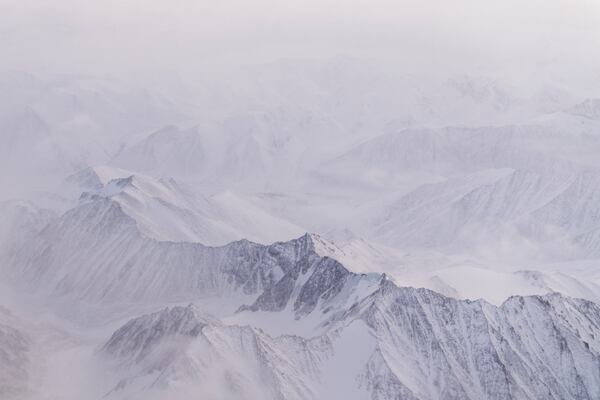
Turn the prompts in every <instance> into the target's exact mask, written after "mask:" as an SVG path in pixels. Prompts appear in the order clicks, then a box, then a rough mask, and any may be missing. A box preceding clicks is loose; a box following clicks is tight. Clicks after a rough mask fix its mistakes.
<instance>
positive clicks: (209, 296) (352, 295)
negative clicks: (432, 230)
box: [0, 197, 600, 400]
mask: <svg viewBox="0 0 600 400" xmlns="http://www.w3.org/2000/svg"><path fill="white" fill-rule="evenodd" d="M9 253H10V254H9V256H8V258H7V260H6V261H5V262H4V263H3V265H4V266H5V267H4V269H3V274H4V276H5V279H6V280H9V281H10V282H12V284H13V285H14V287H16V288H20V289H21V290H27V291H29V292H30V293H31V294H33V295H38V296H41V297H42V298H44V299H48V300H47V303H48V305H49V306H50V307H53V306H54V307H57V311H60V312H61V313H62V314H63V315H67V316H69V317H70V318H73V319H74V320H77V321H78V322H80V323H84V324H88V325H90V326H93V325H103V324H106V323H108V322H110V323H111V324H113V325H122V326H121V327H120V328H115V329H116V330H115V331H114V333H112V334H110V333H107V334H106V337H105V339H104V340H103V344H102V345H100V346H98V347H96V348H95V351H94V352H93V354H90V355H89V359H86V360H87V362H88V363H92V364H93V365H94V366H95V368H97V371H103V373H107V374H108V375H107V376H108V377H107V378H106V379H104V380H102V383H101V384H100V386H101V387H100V388H99V389H98V392H99V393H102V395H103V396H106V398H114V399H128V398H146V397H149V398H154V397H153V396H156V397H158V398H188V397H186V396H189V395H191V394H195V395H198V394H200V395H204V396H205V397H207V398H241V399H244V398H245V399H256V398H263V399H323V398H345V399H347V398H356V399H365V398H371V399H386V400H387V399H390V400H391V399H419V400H421V399H423V400H425V399H427V400H429V399H471V400H475V399H557V400H558V399H590V400H591V399H597V398H600V338H599V337H598V332H599V331H600V307H599V306H598V305H596V304H594V303H592V302H588V301H584V300H577V299H572V298H568V297H564V296H562V295H559V294H549V295H545V296H530V297H519V296H515V297H511V298H510V299H508V300H507V301H506V302H504V304H502V305H501V306H499V307H496V306H493V305H491V304H489V303H487V302H485V301H483V300H478V301H461V300H456V299H451V298H448V297H444V296H442V295H440V294H437V293H435V292H432V291H430V290H426V289H415V288H411V287H399V286H397V285H396V284H395V283H394V282H392V281H391V280H390V279H389V278H387V277H386V276H385V275H380V274H357V273H353V272H350V271H349V270H348V269H346V268H345V267H344V266H343V265H342V264H341V263H339V262H338V261H336V260H334V259H332V258H328V257H322V256H321V255H319V254H318V252H317V251H316V250H315V245H314V241H313V238H312V236H311V235H305V236H302V237H301V238H299V239H296V240H292V241H289V242H280V243H275V244H272V245H260V244H256V243H252V242H249V241H245V240H244V241H238V242H233V243H231V244H228V245H225V246H221V247H207V246H204V245H200V244H196V243H185V242H168V241H159V240H157V239H154V238H150V237H148V236H147V235H145V234H144V233H143V232H142V231H141V230H140V229H139V227H138V225H137V223H136V221H135V220H134V219H132V218H131V217H130V216H128V215H127V214H126V213H124V212H123V210H122V208H121V206H120V205H119V204H118V203H117V202H115V201H113V200H111V199H107V198H105V197H92V198H88V199H84V200H83V201H82V202H81V203H80V204H79V205H78V206H77V207H75V208H73V209H71V210H70V211H67V212H66V213H65V214H63V215H62V216H60V217H56V218H54V219H51V221H50V222H49V224H48V225H47V226H46V228H44V229H43V230H42V231H41V232H39V233H31V234H30V238H29V240H28V241H27V243H26V244H24V245H23V246H21V247H18V248H13V249H11V251H10V252H9ZM189 303H193V304H194V305H193V306H192V305H188V304H189ZM165 304H172V305H170V306H169V307H168V308H164V307H165ZM177 304H183V305H177ZM157 309H160V310H161V311H158V312H155V310H157ZM116 310H118V312H116ZM151 310H152V312H151ZM140 314H144V315H142V316H136V315H140ZM115 315H118V316H120V317H119V318H120V319H119V318H117V317H115ZM120 320H125V321H126V320H129V322H119V321H120ZM3 323H4V322H3ZM5 325H6V326H7V327H10V326H11V322H10V320H8V322H6V323H5ZM2 326H3V328H2V330H0V332H8V333H5V334H4V336H6V335H9V336H13V337H14V338H13V340H11V341H8V342H5V341H2V346H8V347H7V348H11V349H12V351H13V352H15V351H17V352H18V349H19V346H21V347H24V346H30V345H31V346H35V340H36V339H35V337H32V338H29V337H27V338H26V339H21V338H20V337H18V336H16V334H14V333H11V332H13V330H10V329H12V328H4V325H2ZM34 336H35V335H34ZM15 342H17V343H18V345H19V346H16V347H15V346H14V345H13V344H11V343H15ZM31 343H33V344H31ZM3 351H4V353H2V354H5V353H6V350H3ZM8 354H9V357H11V356H10V354H12V353H8ZM19 354H20V353H19ZM19 354H17V355H15V356H14V357H20V358H23V357H24V356H21V355H19ZM26 364H27V363H23V365H24V367H23V368H24V369H25V371H26V368H27V367H26ZM3 371H4V370H3ZM107 371H109V372H107ZM3 373H4V372H3ZM7 373H10V374H18V373H20V371H18V370H17V371H11V370H8V372H7ZM111 373H112V374H113V375H111ZM227 396H229V397H227Z"/></svg>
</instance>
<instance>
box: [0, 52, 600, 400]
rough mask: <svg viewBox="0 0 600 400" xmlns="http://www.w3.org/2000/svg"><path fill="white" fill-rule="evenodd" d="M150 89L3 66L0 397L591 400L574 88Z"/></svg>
mask: <svg viewBox="0 0 600 400" xmlns="http://www.w3.org/2000/svg"><path fill="white" fill-rule="evenodd" d="M168 82H171V83H168ZM168 82H156V84H154V85H150V86H151V87H150V88H148V89H140V88H138V87H136V86H134V85H129V84H125V83H123V82H120V81H118V80H115V79H109V78H102V79H99V78H92V77H86V76H33V75H30V74H20V73H10V74H4V75H0V88H1V89H2V90H0V92H1V93H0V141H1V145H0V169H1V171H0V179H1V181H0V190H1V192H0V306H2V307H6V308H7V309H10V313H9V312H8V311H5V310H4V309H3V308H0V397H1V398H5V397H6V398H9V399H19V400H38V399H43V400H51V399H57V398H60V399H66V400H71V399H72V400H76V399H77V400H79V399H82V398H89V399H101V398H107V399H115V400H121V399H123V400H124V399H137V398H148V399H156V400H159V399H188V398H196V397H201V398H206V399H215V400H217V399H219V400H228V399H249V400H254V399H258V398H260V399H278V400H280V399H302V400H309V399H315V400H316V399H372V400H392V399H415V400H417V399H418V400H434V399H435V400H439V399H456V400H463V399H469V400H475V399H477V400H479V399H506V400H509V399H510V400H517V399H519V400H521V399H523V400H524V399H531V400H533V399H542V398H543V399H556V400H558V399H561V400H562V399H597V398H600V342H599V340H600V339H599V338H600V308H599V306H598V304H600V270H599V269H598V262H599V261H600V208H599V207H600V206H599V204H600V163H599V162H598V160H597V155H598V154H599V152H600V121H599V118H598V115H599V114H598V100H597V98H598V93H594V88H593V86H590V87H589V88H587V89H586V90H581V89H580V90H575V89H573V88H572V87H570V86H569V85H566V84H564V82H563V81H560V80H554V79H544V78H543V77H536V79H535V80H534V81H532V82H529V83H528V84H527V85H524V84H522V82H519V81H513V80H511V79H509V77H508V76H500V75H494V74H486V73H482V72H480V71H478V72H470V73H464V72H459V73H454V72H448V73H446V74H442V73H435V74H428V73H427V72H426V71H420V72H418V73H414V72H407V71H403V70H400V69H398V70H396V69H395V68H388V67H387V65H386V63H378V62H373V61H362V60H358V59H354V58H350V57H335V58H332V59H329V60H320V61H310V60H280V61H276V62H271V63H267V64H263V65H252V66H246V67H238V68H234V67H231V68H225V69H223V70H222V71H219V73H216V72H215V73H214V74H207V77H201V76H200V74H198V77H197V79H195V80H194V79H193V80H189V81H183V80H182V79H180V78H179V77H174V78H173V79H172V80H169V81H168ZM306 232H311V233H306ZM11 313H12V314H11Z"/></svg>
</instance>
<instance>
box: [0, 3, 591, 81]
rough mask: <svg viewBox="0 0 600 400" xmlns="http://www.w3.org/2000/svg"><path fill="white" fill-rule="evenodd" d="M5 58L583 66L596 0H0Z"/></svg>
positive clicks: (90, 65)
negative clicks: (369, 59) (350, 58)
mask: <svg viewBox="0 0 600 400" xmlns="http://www.w3.org/2000/svg"><path fill="white" fill-rule="evenodd" d="M0 46H1V47H2V58H3V61H2V64H3V66H4V67H7V68H12V69H20V70H31V71H47V72H78V73H90V72H92V73H110V74H115V73H131V72H132V71H140V70H150V71H182V70H193V69H194V68H196V67H197V66H198V65H202V64H204V63H206V62H212V61H215V60H221V61H231V60H236V61H242V62H254V61H263V60H271V59H277V58H281V57H324V56H331V55H339V54H344V55H356V56H363V55H368V56H375V57H387V58H396V59H398V60H400V61H401V62H402V64H404V65H414V66H415V68H417V67H418V66H419V65H428V64H429V65H435V66H436V67H444V66H448V67H450V66H452V65H465V66H480V65H485V66H488V67H489V66H496V67H497V68H499V69H502V68H505V69H516V70H518V69H520V68H538V67H548V66H549V65H552V66H553V68H558V69H561V70H563V71H567V72H569V73H573V74H581V73H590V71H593V69H594V68H595V66H596V65H598V64H599V63H598V60H599V58H600V57H599V55H598V53H600V52H599V51H598V49H599V48H600V1H598V0H497V1H488V0H439V1H437V0H429V1H427V0H396V1H391V0H352V1H339V0H338V1H334V0H318V1H316V0H303V1H296V0H292V1H290V0H288V1H273V0H245V1H242V0H219V1H202V0H200V1H198V0H197V1H194V0H168V1H167V0H103V1H82V0H0Z"/></svg>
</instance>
